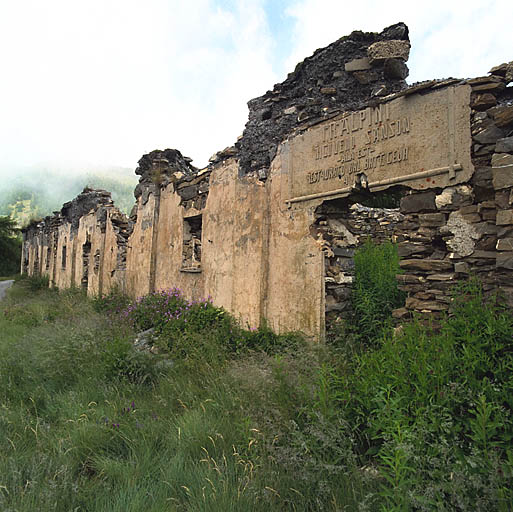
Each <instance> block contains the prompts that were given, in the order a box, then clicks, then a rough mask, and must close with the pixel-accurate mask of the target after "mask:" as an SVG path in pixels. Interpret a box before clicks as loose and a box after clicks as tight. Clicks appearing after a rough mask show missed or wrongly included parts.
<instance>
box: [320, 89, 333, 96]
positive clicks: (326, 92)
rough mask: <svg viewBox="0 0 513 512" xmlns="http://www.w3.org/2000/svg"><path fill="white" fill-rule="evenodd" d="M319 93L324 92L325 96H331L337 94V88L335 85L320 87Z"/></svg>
mask: <svg viewBox="0 0 513 512" xmlns="http://www.w3.org/2000/svg"><path fill="white" fill-rule="evenodd" d="M321 94H326V95H327V96H333V95H335V94H337V90H336V89H335V87H321Z"/></svg>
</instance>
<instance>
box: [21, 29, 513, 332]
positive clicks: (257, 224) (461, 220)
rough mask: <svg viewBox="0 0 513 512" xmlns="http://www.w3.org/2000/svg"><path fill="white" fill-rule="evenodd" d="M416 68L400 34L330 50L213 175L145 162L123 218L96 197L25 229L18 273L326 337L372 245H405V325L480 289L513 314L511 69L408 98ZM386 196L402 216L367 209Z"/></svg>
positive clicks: (283, 92)
mask: <svg viewBox="0 0 513 512" xmlns="http://www.w3.org/2000/svg"><path fill="white" fill-rule="evenodd" d="M408 52H409V41H408V29H407V28H406V26H405V25H404V24H397V25H394V26H392V27H389V28H387V29H385V30H384V31H383V32H381V33H380V34H367V33H362V32H353V33H352V34H351V35H350V36H348V37H345V38H342V39H340V40H339V41H336V42H335V43H333V44H332V45H330V46H328V47H326V48H324V49H321V50H318V51H317V52H315V54H314V55H313V56H311V57H309V58H308V59H305V61H303V62H302V63H300V64H299V65H298V66H297V67H296V69H295V71H294V72H293V73H291V74H290V75H289V76H288V78H287V79H286V80H285V81H284V82H283V83H282V84H278V85H276V86H275V87H274V89H273V90H272V91H268V92H267V93H266V94H265V95H264V96H262V97H260V98H256V99H254V100H251V101H250V102H249V107H250V113H249V120H248V123H247V125H246V129H245V131H244V135H243V136H242V138H241V139H240V140H239V141H238V142H237V143H236V145H235V146H233V147H228V148H226V149H225V150H223V151H221V152H219V153H216V155H214V156H213V157H212V158H211V161H210V164H209V165H208V166H207V167H206V168H205V169H196V168H195V167H194V166H192V165H191V160H190V159H189V158H187V157H184V156H183V155H182V154H181V153H180V152H179V151H178V150H175V149H166V150H162V151H161V150H155V151H152V152H151V153H148V154H146V155H144V156H143V157H142V158H141V159H140V160H139V165H138V167H137V169H136V171H135V172H136V174H138V175H139V176H140V180H139V184H138V185H137V187H136V189H135V191H134V195H135V199H136V205H135V206H134V208H133V210H132V212H131V215H130V216H129V218H126V217H125V216H124V215H123V214H121V213H120V212H119V211H118V210H117V209H116V208H115V207H114V205H113V204H112V201H111V199H110V195H109V194H108V193H107V192H105V191H93V190H90V189H86V190H84V192H83V193H82V194H80V195H79V196H78V197H77V198H76V199H75V200H73V201H71V202H70V203H66V204H65V205H64V206H63V208H62V210H61V211H60V212H57V213H56V214H55V215H53V216H50V217H47V218H45V219H43V221H41V222H39V223H34V224H32V225H30V226H29V227H28V228H27V229H26V230H25V234H24V237H25V241H24V244H23V256H22V271H23V272H26V273H36V272H39V273H42V274H46V275H48V276H49V277H50V280H51V282H52V284H53V285H55V286H59V287H66V286H71V285H72V284H74V285H76V286H83V287H84V288H87V290H88V293H90V294H97V293H106V292H108V291H109V290H110V289H112V288H113V287H115V286H116V287H119V288H121V289H122V290H124V291H126V292H127V293H128V294H130V295H132V296H140V295H144V294H146V293H148V292H151V291H153V290H157V289H162V288H167V287H172V286H178V287H179V288H181V289H182V290H183V291H184V293H185V295H186V296H187V297H188V298H189V299H196V298H199V297H206V296H209V295H210V296H211V297H212V299H213V301H214V303H215V304H216V305H219V306H223V307H225V308H226V309H227V310H229V311H230V312H232V313H233V314H234V315H235V316H236V317H237V318H238V319H239V320H241V322H242V323H243V324H247V325H250V326H258V325H259V323H260V322H261V321H262V319H264V318H265V319H266V320H267V322H268V323H269V325H270V326H271V327H272V328H274V329H275V330H277V331H279V332H283V331H287V330H302V331H303V332H305V333H306V334H309V335H312V336H313V337H316V338H319V337H322V335H323V332H324V328H325V320H326V316H325V315H326V314H328V315H341V314H344V313H345V312H347V309H348V307H349V301H348V299H349V296H350V293H351V287H352V279H353V275H354V271H353V256H354V251H355V250H356V249H357V248H358V247H359V245H361V244H362V243H363V242H364V241H365V240H366V239H367V238H371V239H372V240H374V241H375V242H378V243H379V242H382V241H385V240H392V241H394V242H397V244H398V250H399V254H400V256H401V258H402V259H401V267H402V269H403V271H404V273H402V274H401V275H399V276H398V281H399V285H400V287H401V288H402V289H403V290H404V291H405V292H406V293H407V299H406V304H405V307H404V308H400V309H398V310H396V311H395V312H394V315H395V316H396V317H397V318H399V319H400V318H405V317H407V316H409V315H410V314H411V313H412V312H414V311H417V312H426V313H431V312H438V311H442V310H445V309H447V307H448V305H449V304H450V300H451V299H450V292H449V290H450V288H451V286H452V285H453V284H454V283H455V282H457V281H458V280H463V279H467V277H468V276H469V275H470V274H475V275H477V276H478V277H480V278H481V280H482V281H483V283H484V287H485V290H486V291H487V292H494V291H497V290H501V291H502V292H504V294H505V297H506V300H508V301H509V303H510V304H511V305H512V306H513V273H512V270H513V87H511V85H510V83H511V81H512V79H513V65H512V64H511V63H510V64H503V65H500V66H497V67H496V68H494V69H492V70H491V72H490V74H489V76H486V77H479V78H476V79H470V80H459V79H449V80H443V81H442V80H433V81H429V82H423V83H420V84H415V85H413V86H411V87H407V86H406V83H405V82H404V79H405V77H406V76H407V67H406V64H405V62H406V61H407V59H408ZM440 127H443V130H447V131H446V132H444V133H445V135H443V134H442V131H441V128H440ZM437 130H438V132H437ZM453 135H454V137H453ZM446 139H450V140H446ZM390 193H393V195H394V198H395V199H396V200H397V204H394V205H393V207H390V208H383V207H370V206H362V204H361V203H360V202H359V198H362V197H366V198H367V199H369V198H370V199H371V200H372V199H375V198H379V197H380V195H386V194H390ZM366 204H376V203H372V201H371V202H370V203H366ZM63 257H64V259H63Z"/></svg>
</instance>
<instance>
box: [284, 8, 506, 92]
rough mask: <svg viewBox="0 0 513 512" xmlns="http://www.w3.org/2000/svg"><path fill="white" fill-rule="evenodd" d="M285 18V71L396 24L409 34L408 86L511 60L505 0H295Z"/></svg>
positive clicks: (477, 71) (475, 71)
mask: <svg viewBox="0 0 513 512" xmlns="http://www.w3.org/2000/svg"><path fill="white" fill-rule="evenodd" d="M288 13H289V15H290V16H292V17H293V18H295V30H294V34H293V37H294V49H293V51H292V53H291V56H290V57H289V59H288V62H287V64H288V67H289V68H292V67H293V66H294V64H295V63H296V62H297V61H299V60H302V59H304V58H305V57H306V56H308V55H310V54H312V53H313V51H314V50H315V49H316V48H322V47H323V46H326V45H327V44H329V43H331V42H332V41H335V40H336V39H338V38H339V37H342V36H344V35H347V34H349V33H350V32H352V31H353V30H363V31H373V32H375V31H381V30H382V29H383V28H385V27H386V26H389V25H392V24H394V23H397V22H399V21H403V22H405V23H406V24H407V25H408V27H409V29H410V40H411V42H412V51H411V54H410V60H409V63H408V65H409V68H410V77H409V79H408V80H409V81H410V82H415V81H420V80H427V79H431V78H444V77H448V76H455V77H461V78H465V77H472V76H478V75H486V73H487V72H488V70H489V69H490V68H491V67H492V66H494V65H497V64H500V63H502V62H505V61H509V60H512V59H513V55H512V53H511V49H512V41H513V39H512V33H511V16H512V14H513V8H512V7H511V1H510V0H492V1H488V2H482V1H478V0H465V1H462V0H456V1H442V0H432V1H431V2H412V1H411V0H396V1H395V2H383V1H376V0H362V1H360V2H347V1H345V0H298V1H295V2H293V3H292V4H291V5H290V7H289V9H288Z"/></svg>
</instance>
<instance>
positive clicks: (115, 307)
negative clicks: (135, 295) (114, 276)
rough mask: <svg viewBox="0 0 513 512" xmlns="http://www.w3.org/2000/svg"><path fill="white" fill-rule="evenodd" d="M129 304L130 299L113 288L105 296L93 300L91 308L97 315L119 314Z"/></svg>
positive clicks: (98, 296)
mask: <svg viewBox="0 0 513 512" xmlns="http://www.w3.org/2000/svg"><path fill="white" fill-rule="evenodd" d="M129 304H130V298H129V297H128V296H127V295H125V294H124V293H123V292H122V291H120V290H119V289H117V288H115V287H114V288H112V289H111V290H110V291H109V293H108V294H107V295H97V296H96V297H94V298H93V307H94V309H95V311H97V312H98V313H107V314H120V313H121V312H122V311H124V310H125V309H126V308H127V307H128V305H129Z"/></svg>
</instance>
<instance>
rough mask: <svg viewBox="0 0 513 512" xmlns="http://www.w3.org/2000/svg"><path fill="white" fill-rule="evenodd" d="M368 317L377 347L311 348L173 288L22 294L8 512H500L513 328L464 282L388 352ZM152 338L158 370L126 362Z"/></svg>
mask: <svg viewBox="0 0 513 512" xmlns="http://www.w3.org/2000/svg"><path fill="white" fill-rule="evenodd" d="M373 250H374V249H372V248H371V247H370V246H369V247H366V248H364V249H362V251H361V252H360V254H359V256H358V257H357V258H356V266H357V276H361V277H360V278H357V282H358V279H363V278H366V279H367V278H369V280H368V281H367V284H366V285H365V286H364V285H363V284H362V283H360V285H361V286H362V288H361V289H360V288H359V287H358V286H357V287H356V289H355V296H354V297H355V307H358V306H357V301H358V300H359V297H360V298H361V297H364V296H365V294H366V293H367V291H366V289H365V288H366V287H371V288H372V287H374V288H373V290H374V292H375V293H376V294H377V295H376V296H377V298H376V300H377V301H381V304H382V307H387V308H388V310H390V309H391V308H392V307H393V306H392V305H391V301H393V300H399V298H398V296H397V292H396V291H394V290H393V289H392V288H388V284H387V283H388V280H387V279H385V278H384V277H383V278H380V279H381V280H379V279H378V280H376V279H377V277H378V274H379V272H378V270H377V269H378V268H381V269H382V270H383V269H387V268H389V269H390V273H392V267H394V265H395V264H396V263H393V262H391V261H388V263H384V262H380V261H378V260H380V258H383V259H389V260H390V259H391V257H392V259H393V258H395V256H393V247H388V248H381V249H380V250H379V251H378V250H376V251H375V252H372V251H373ZM371 262H372V263H371ZM380 265H381V266H380ZM374 271H376V272H374ZM373 272H374V273H375V274H376V275H375V276H374V277H372V274H373ZM30 287H32V289H33V290H32V291H30ZM394 297H395V299H394ZM372 307H373V308H374V306H372ZM371 311H374V312H375V315H376V316H375V317H369V319H370V320H372V319H374V322H373V325H374V327H373V329H372V330H369V331H366V332H364V331H360V332H358V333H357V332H356V330H354V329H352V330H348V329H346V330H345V331H344V330H342V331H340V332H342V333H343V335H342V336H341V337H339V338H338V339H334V340H332V341H333V342H332V344H330V345H328V346H312V345H309V344H305V343H303V342H302V341H301V339H300V337H299V336H298V335H288V336H277V335H276V334H274V333H273V332H272V331H271V330H270V329H269V328H267V327H262V328H260V329H257V330H246V329H243V328H241V327H240V326H239V325H237V323H236V322H235V321H234V320H233V318H232V317H231V316H230V315H229V314H228V313H226V312H225V311H224V310H222V309H221V308H217V307H214V306H213V305H212V303H211V302H210V301H208V300H200V301H196V302H191V301H187V300H186V299H185V298H184V297H183V295H182V293H181V292H180V290H177V289H171V290H166V291H159V292H157V293H154V294H151V295H149V296H147V297H142V298H140V299H138V300H137V301H130V300H129V299H127V298H126V297H123V296H122V295H121V294H120V293H112V294H111V295H110V296H107V297H102V298H98V299H96V300H95V301H91V300H88V299H87V298H86V297H85V296H84V295H82V293H81V292H79V291H77V290H68V291H61V292H58V291H55V290H48V289H43V288H40V289H38V286H36V285H35V284H34V285H33V284H31V280H30V279H29V280H22V281H20V282H18V283H17V284H16V285H15V287H14V288H13V289H11V290H10V291H9V297H8V299H7V300H6V301H5V302H3V303H2V304H1V306H0V312H1V314H0V329H1V330H2V333H3V335H2V339H1V340H0V404H1V405H0V467H1V468H2V471H0V509H2V510H11V511H14V510H16V511H32V510H41V511H47V510H48V511H49V510H77V511H79V510H84V511H86V510H87V511H109V512H110V511H116V510H119V511H124V512H125V511H134V512H135V511H140V510H148V511H162V510H175V511H181V510H184V511H195V510H196V511H200V510H201V511H216V510H218V511H223V512H225V511H231V510H234V511H236V510H240V511H246V510H247V511H259V510H266V511H269V510H280V511H282V510H291V511H292V510H294V511H301V510H303V511H317V510H332V511H340V510H351V511H353V510H361V511H366V510H369V511H374V510H375V511H382V510H386V511H403V510H404V511H409V510H433V511H435V510H436V511H439V510H441V511H444V510H447V511H453V510H462V511H463V510H464V511H467V510H468V511H470V510H472V511H474V510H482V511H493V510H499V511H506V510H511V507H512V503H513V494H512V486H511V481H512V478H513V450H512V443H511V439H512V436H513V422H512V418H511V411H512V408H513V371H512V370H513V319H512V315H511V313H510V312H508V311H506V310H504V309H503V308H502V307H501V306H500V301H494V300H485V298H484V296H483V294H482V293H481V290H480V287H479V284H478V283H476V282H474V281H471V282H469V283H466V284H465V285H464V286H462V287H460V288H459V289H457V290H455V295H454V304H453V308H452V310H451V312H450V313H449V314H448V315H447V316H446V317H445V318H443V319H442V321H441V322H440V326H439V327H438V328H437V329H436V330H435V329H432V328H430V327H426V326H425V324H423V323H421V322H420V321H415V322H412V323H411V324H409V325H406V326H404V328H403V329H402V332H401V333H400V334H396V335H394V334H393V330H392V329H391V328H390V325H389V323H388V320H387V313H386V311H383V309H379V308H374V309H372V310H371ZM378 313H379V318H378ZM378 325H379V328H378ZM363 327H364V326H363V325H362V326H360V327H359V329H360V328H363ZM149 329H151V330H152V331H150V332H151V333H152V336H151V340H152V343H153V344H154V346H155V348H156V349H157V350H156V351H155V352H158V353H157V354H153V353H150V351H148V350H144V351H137V350H135V349H134V344H133V340H134V338H135V336H136V333H137V332H140V331H148V330H149ZM366 337H367V338H366ZM348 339H349V340H350V343H351V344H352V346H353V348H354V347H355V345H356V344H359V345H360V346H359V347H358V349H357V350H350V351H349V350H347V346H346V345H347V343H348Z"/></svg>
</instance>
